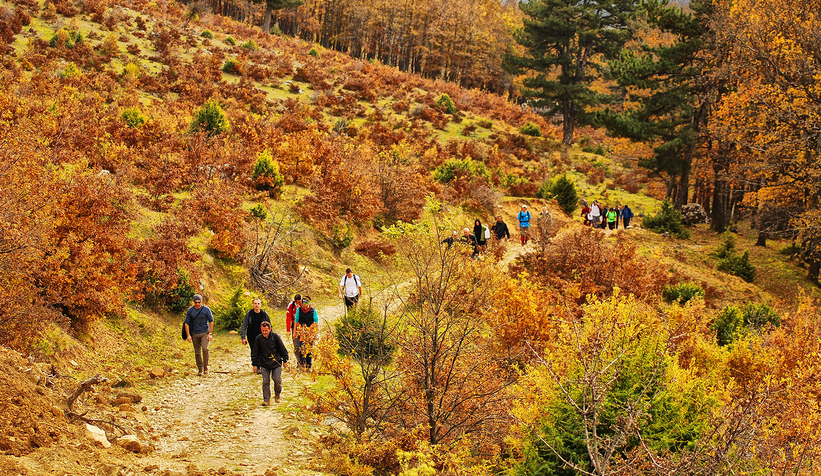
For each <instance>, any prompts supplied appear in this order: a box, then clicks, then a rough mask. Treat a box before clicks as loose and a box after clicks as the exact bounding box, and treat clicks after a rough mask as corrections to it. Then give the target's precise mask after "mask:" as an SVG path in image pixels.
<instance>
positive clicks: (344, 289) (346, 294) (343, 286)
mask: <svg viewBox="0 0 821 476" xmlns="http://www.w3.org/2000/svg"><path fill="white" fill-rule="evenodd" d="M361 294H362V280H360V279H359V275H356V274H353V271H351V268H348V269H346V270H345V276H342V279H341V280H340V281H339V297H340V298H343V299H344V300H345V310H346V311H347V310H348V309H350V308H352V307H354V305H355V304H356V303H358V302H359V296H360V295H361Z"/></svg>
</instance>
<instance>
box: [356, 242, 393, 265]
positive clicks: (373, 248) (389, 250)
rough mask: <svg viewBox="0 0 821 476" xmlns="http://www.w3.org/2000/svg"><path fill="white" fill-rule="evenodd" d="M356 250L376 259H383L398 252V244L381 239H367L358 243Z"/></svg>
mask: <svg viewBox="0 0 821 476" xmlns="http://www.w3.org/2000/svg"><path fill="white" fill-rule="evenodd" d="M354 250H355V251H356V252H357V253H359V254H361V255H363V256H367V257H368V258H371V259H372V260H375V261H383V260H384V259H385V257H387V256H393V255H394V254H395V253H396V246H394V245H392V244H390V243H386V242H384V241H379V240H365V241H363V242H361V243H359V244H357V245H356V247H355V248H354Z"/></svg>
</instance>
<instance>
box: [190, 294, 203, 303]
mask: <svg viewBox="0 0 821 476" xmlns="http://www.w3.org/2000/svg"><path fill="white" fill-rule="evenodd" d="M191 299H192V300H193V301H200V302H202V295H201V294H195V295H194V297H193V298H191Z"/></svg>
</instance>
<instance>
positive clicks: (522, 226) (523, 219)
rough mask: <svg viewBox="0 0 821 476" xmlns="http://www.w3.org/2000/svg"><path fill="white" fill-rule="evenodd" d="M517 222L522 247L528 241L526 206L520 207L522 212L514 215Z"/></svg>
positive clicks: (528, 221)
mask: <svg viewBox="0 0 821 476" xmlns="http://www.w3.org/2000/svg"><path fill="white" fill-rule="evenodd" d="M516 218H517V219H518V220H519V234H520V235H521V237H522V246H524V245H526V244H527V241H528V240H529V239H530V212H529V211H528V210H527V205H522V211H520V212H519V214H518V215H516Z"/></svg>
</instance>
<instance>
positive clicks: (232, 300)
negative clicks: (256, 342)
mask: <svg viewBox="0 0 821 476" xmlns="http://www.w3.org/2000/svg"><path fill="white" fill-rule="evenodd" d="M256 298H260V299H262V296H258V295H256V294H255V293H252V292H249V291H247V290H246V289H245V286H238V287H237V288H236V289H234V290H233V291H232V292H231V294H228V295H226V297H225V298H224V299H223V300H222V301H220V302H219V303H218V304H217V305H216V306H214V325H215V326H217V327H218V328H219V329H225V330H229V331H238V330H239V329H240V327H242V321H243V319H245V313H246V312H248V310H249V309H251V308H252V307H254V306H253V305H254V299H256Z"/></svg>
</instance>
